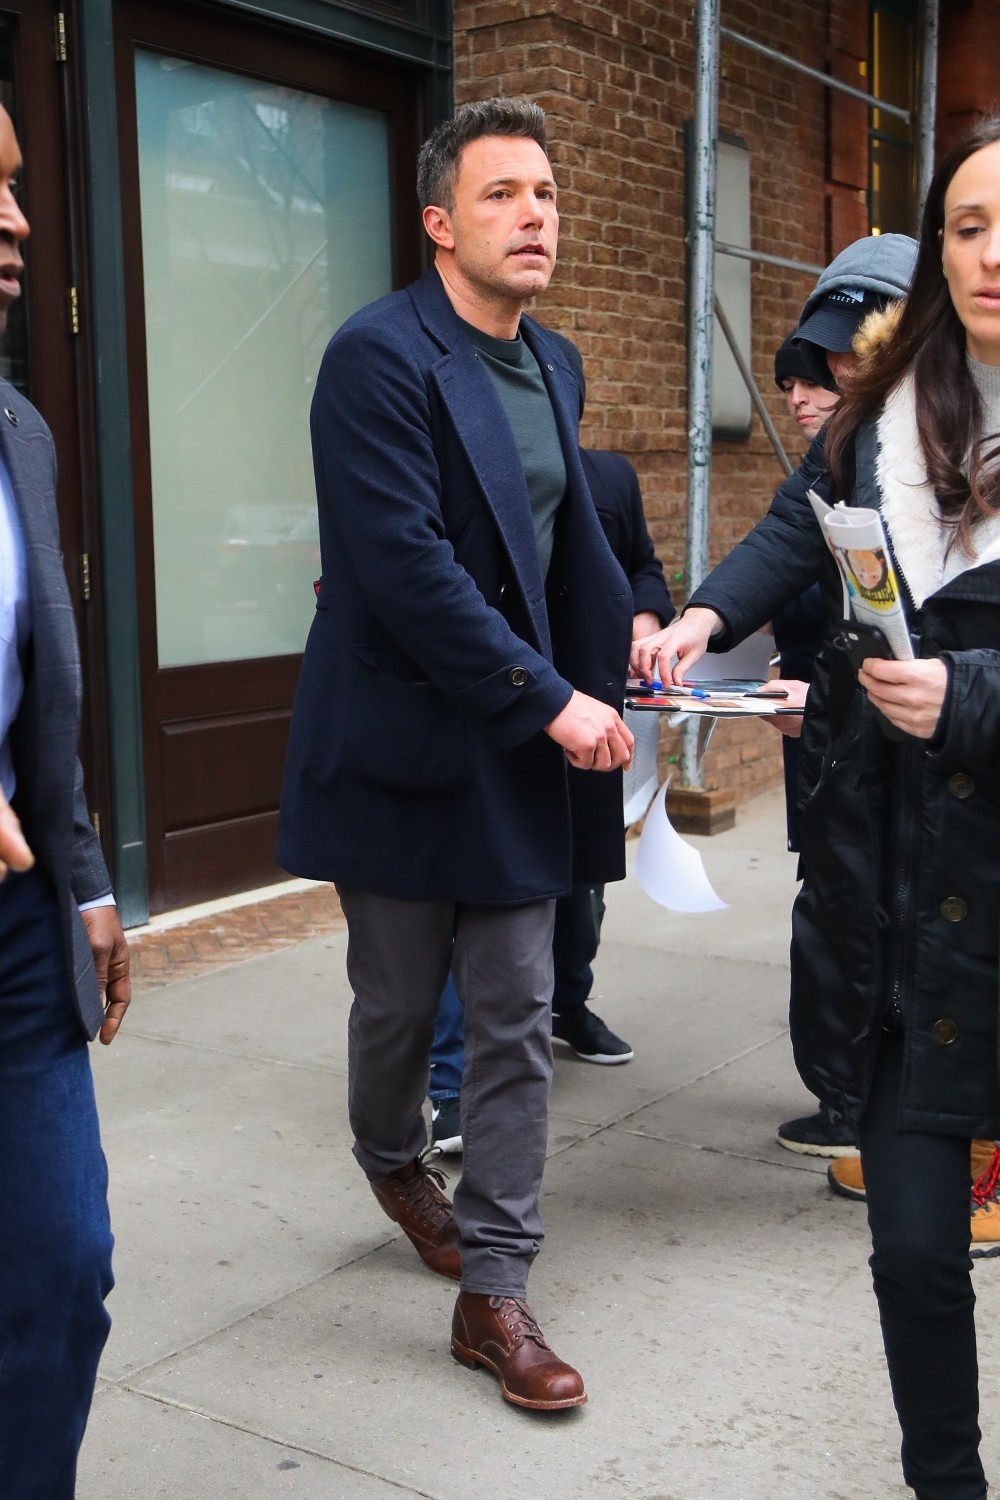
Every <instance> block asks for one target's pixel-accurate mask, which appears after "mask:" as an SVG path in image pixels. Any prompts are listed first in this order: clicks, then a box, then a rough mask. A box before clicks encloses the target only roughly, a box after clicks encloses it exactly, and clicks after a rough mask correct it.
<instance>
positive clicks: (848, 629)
mask: <svg viewBox="0 0 1000 1500" xmlns="http://www.w3.org/2000/svg"><path fill="white" fill-rule="evenodd" d="M837 628H838V630H839V631H840V639H841V640H842V641H843V643H844V650H845V651H846V652H847V659H848V661H849V662H850V664H851V666H852V668H853V669H854V671H855V672H860V671H861V663H862V662H863V661H864V660H865V658H866V657H869V656H880V657H882V658H883V659H884V660H886V661H893V660H894V659H895V652H894V651H893V649H892V647H891V646H890V645H889V642H888V641H887V640H886V638H885V636H884V635H883V633H882V631H881V630H879V628H878V626H877V625H861V624H859V623H858V622H857V621H856V620H850V621H847V622H845V623H844V624H842V625H839V626H838V627H837ZM875 717H876V719H877V720H878V725H879V728H880V729H881V731H882V733H883V734H884V735H885V737H886V739H887V740H895V741H896V742H897V743H901V742H903V741H905V740H908V739H909V738H910V736H909V735H908V734H907V733H906V731H905V730H903V729H899V728H897V726H896V725H895V724H893V723H892V721H891V720H889V719H887V718H886V717H885V715H884V714H881V713H879V711H878V709H875Z"/></svg>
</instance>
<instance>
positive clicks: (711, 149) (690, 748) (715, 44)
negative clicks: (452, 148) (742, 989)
mask: <svg viewBox="0 0 1000 1500" xmlns="http://www.w3.org/2000/svg"><path fill="white" fill-rule="evenodd" d="M720 3H721V0H697V4H696V8H695V89H694V162H693V179H694V182H693V193H692V201H693V211H692V223H691V233H690V246H689V257H690V259H689V265H690V269H689V276H690V315H689V325H688V495H687V523H688V538H687V553H686V563H687V586H688V594H689V595H690V594H691V593H693V591H694V590H695V589H696V588H697V587H698V585H699V584H700V583H701V581H702V579H703V578H704V577H705V574H706V573H707V571H708V529H709V494H710V489H711V470H712V340H713V332H714V322H715V315H717V316H718V319H719V324H720V327H721V328H722V331H723V332H724V334H725V336H726V338H727V341H728V343H729V346H730V349H731V350H732V352H733V356H734V358H735V360H736V364H737V367H738V369H739V371H740V374H741V376H742V377H743V380H744V383H745V385H746V387H747V389H748V391H749V392H750V396H751V399H752V400H753V403H754V407H755V409H756V411H757V414H758V416H759V417H760V419H761V422H762V424H763V426H764V428H765V430H766V431H767V433H768V436H769V437H770V439H771V442H772V444H773V446H774V450H775V453H776V454H777V456H778V459H779V462H781V463H782V466H783V467H785V466H787V465H788V458H787V456H786V455H785V454H784V452H783V450H782V446H781V442H780V439H779V438H778V435H777V433H776V432H775V430H774V426H773V423H771V422H770V419H769V418H768V416H767V412H766V410H765V409H764V406H763V401H762V400H761V397H760V393H759V391H758V390H757V386H756V382H755V381H754V378H753V375H752V373H751V371H750V370H749V369H748V368H747V365H746V361H745V360H743V358H742V355H741V354H740V351H739V349H738V348H737V345H736V340H735V338H734V337H733V334H732V330H731V329H730V328H729V325H728V323H727V321H726V318H725V314H724V313H723V312H722V309H721V308H720V307H718V305H717V303H716V298H715V255H716V252H717V251H718V252H719V253H720V254H723V255H732V256H736V257H738V258H739V259H743V260H750V261H757V262H760V263H762V264H765V265H774V266H781V267H784V268H787V269H789V270H797V271H808V272H816V273H818V272H819V271H820V270H821V269H822V268H821V267H818V266H813V265H810V264H808V263H807V262H803V261H796V260H791V259H788V258H786V257H784V256H777V255H769V254H767V253H765V252H763V251H754V250H748V249H745V248H744V247H742V246H738V245H729V244H723V243H721V242H720V243H718V244H717V243H716V240H715V189H716V173H717V136H718V124H719V50H720V44H721V39H722V37H723V36H725V37H727V38H728V39H729V40H730V41H733V42H736V43H737V44H738V45H739V46H741V47H745V48H747V49H748V50H749V51H751V52H755V53H756V54H757V55H758V56H761V57H765V58H767V59H768V60H769V61H771V62H776V63H779V64H781V65H782V66H783V67H787V68H790V69H792V71H793V72H796V73H800V74H802V75H803V76H804V77H806V78H810V79H812V80H813V81H814V82H816V83H819V84H821V85H822V86H823V87H824V88H828V89H833V90H835V91H837V92H840V93H843V94H847V95H849V96H850V97H852V98H855V99H859V100H861V101H862V102H863V103H865V104H867V105H868V107H869V109H878V110H882V111H884V112H885V113H886V114H890V115H894V116H896V117H897V118H901V119H904V120H906V121H907V122H908V123H910V122H912V123H914V124H915V125H916V129H917V136H918V198H919V208H920V211H921V212H922V211H923V205H924V199H925V198H926V195H927V189H928V186H929V184H930V180H931V177H932V176H933V171H934V122H935V114H936V109H937V57H938V36H939V15H940V12H939V4H940V0H923V6H922V33H921V70H920V97H919V101H918V109H917V110H916V111H911V110H907V109H902V108H901V107H900V106H899V105H898V104H890V103H888V102H887V101H886V100H884V99H879V98H878V97H876V96H875V95H873V94H868V93H865V92H864V90H862V89H858V88H855V87H854V86H853V85H851V84H848V83H844V82H843V81H842V80H841V79H839V78H834V77H832V75H831V74H829V73H821V72H820V71H819V70H818V69H816V68H811V67H809V66H807V64H805V63H801V62H799V61H798V60H797V59H796V58H793V57H789V56H788V55H787V54H786V53H782V52H777V51H775V49H774V48H773V47H768V46H766V45H765V44H764V43H762V42H757V41H754V40H753V39H752V38H750V37H747V36H744V35H742V34H741V33H740V32H737V31H733V30H731V29H730V28H729V27H727V26H723V25H722V24H721V17H720ZM680 771H681V784H682V785H684V786H686V787H694V788H699V787H700V786H701V767H700V765H699V756H698V729H697V720H694V719H688V720H687V721H686V722H685V724H684V728H683V731H682V738H681V753H680Z"/></svg>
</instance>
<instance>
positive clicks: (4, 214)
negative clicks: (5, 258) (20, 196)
mask: <svg viewBox="0 0 1000 1500" xmlns="http://www.w3.org/2000/svg"><path fill="white" fill-rule="evenodd" d="M30 233H31V229H30V226H29V224H28V221H27V219H26V218H25V217H24V211H23V209H22V208H21V205H20V203H18V201H17V199H16V198H15V197H14V194H13V193H12V192H11V190H10V188H9V187H8V188H4V190H3V192H2V193H0V234H2V235H4V236H5V237H6V238H7V239H9V240H12V241H14V242H15V243H16V242H18V241H19V240H26V239H27V238H28V235H29V234H30Z"/></svg>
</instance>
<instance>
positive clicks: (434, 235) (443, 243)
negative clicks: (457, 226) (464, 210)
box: [421, 203, 455, 250]
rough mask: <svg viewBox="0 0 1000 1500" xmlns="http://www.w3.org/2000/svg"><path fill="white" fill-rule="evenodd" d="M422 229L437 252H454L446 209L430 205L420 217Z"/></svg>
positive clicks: (453, 242)
mask: <svg viewBox="0 0 1000 1500" xmlns="http://www.w3.org/2000/svg"><path fill="white" fill-rule="evenodd" d="M421 217H422V218H423V221H424V228H425V229H426V231H427V234H428V235H429V237H430V238H431V239H432V240H433V241H434V244H435V245H437V247H438V249H439V250H454V248H455V236H454V234H453V232H452V228H451V216H450V215H449V213H448V211H447V209H444V208H438V207H436V205H435V204H433V203H430V204H428V206H427V207H426V208H425V209H424V211H423V214H422V215H421Z"/></svg>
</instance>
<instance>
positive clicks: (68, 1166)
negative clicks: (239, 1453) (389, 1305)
mask: <svg viewBox="0 0 1000 1500" xmlns="http://www.w3.org/2000/svg"><path fill="white" fill-rule="evenodd" d="M20 167H21V153H20V150H19V148H18V144H17V138H16V136H15V134H14V127H13V125H12V123H11V120H10V116H9V115H8V114H7V113H6V111H5V110H3V109H0V329H2V328H3V327H4V325H5V324H6V321H7V313H8V309H9V308H10V306H11V304H12V303H13V302H14V300H15V299H16V297H17V296H18V294H19V292H20V277H21V269H22V266H21V254H20V246H21V244H22V242H23V241H24V239H25V238H26V237H27V234H28V224H27V220H26V219H25V217H24V214H23V213H22V212H21V209H20V207H19V204H18V201H17V196H16V187H17V179H18V177H19V175H20ZM79 732H80V665H79V655H78V652H77V642H76V633H75V630H74V626H73V610H72V606H71V604H70V599H69V593H68V590H67V587H66V579H65V577H64V575H63V568H62V554H61V553H60V550H59V525H58V521H57V518H56V504H55V453H54V451H53V446H52V438H51V436H50V434H49V431H48V428H47V427H46V426H45V423H44V422H43V421H42V419H41V417H40V416H39V414H38V412H37V411H35V409H34V407H33V406H31V405H30V404H29V403H28V402H27V401H26V400H25V399H24V397H23V396H21V395H20V393H19V392H18V391H16V390H15V389H14V387H13V386H12V385H9V384H8V383H7V381H5V380H0V1224H2V1226H3V1231H2V1233H0V1495H2V1496H3V1500H38V1497H40V1496H43V1495H44V1496H46V1497H47V1500H72V1497H73V1495H74V1493H75V1478H76V1463H77V1452H78V1450H79V1447H80V1443H81V1440H82V1438H83V1433H84V1428H85V1426H86V1422H87V1415H88V1412H89V1409H90V1402H91V1397H92V1396H93V1392H94V1382H95V1380H96V1377H97V1364H98V1360H99V1359H100V1355H101V1350H102V1349H103V1347H104V1343H105V1340H106V1339H107V1336H108V1328H109V1326H110V1319H109V1318H108V1314H107V1311H106V1309H105V1307H104V1298H105V1297H106V1295H107V1293H108V1291H109V1290H110V1288H111V1284H112V1276H111V1246H112V1241H111V1225H110V1222H109V1218H108V1202H107V1181H108V1179H107V1168H106V1166H105V1163H104V1156H103V1154H102V1152H101V1142H100V1135H99V1132H98V1124H97V1109H96V1105H95V1102H94V1088H93V1082H92V1079H91V1073H90V1062H89V1058H88V1055H87V1039H88V1037H92V1036H94V1035H95V1034H96V1033H97V1032H98V1030H99V1031H100V1035H101V1040H102V1042H110V1041H111V1040H112V1039H113V1037H114V1036H115V1033H116V1032H117V1030H118V1027H119V1025H120V1023H121V1020H122V1018H123V1016H124V1014H125V1010H126V1007H127V1006H128V1003H129V997H130V987H129V957H128V948H127V946H126V943H125V938H124V934H123V933H122V929H121V923H120V922H119V920H118V915H117V912H116V910H115V906H114V901H113V898H112V896H111V881H110V879H109V878H108V872H107V868H106V867H105V864H104V859H103V857H102V855H101V848H100V844H99V843H98V841H97V835H96V833H95V832H94V830H93V828H92V827H91V825H90V820H89V818H88V815H87V804H86V801H85V800H84V795H83V780H82V776H81V773H80V765H79V762H78V760H77V757H76V746H77V736H78V735H79Z"/></svg>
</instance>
